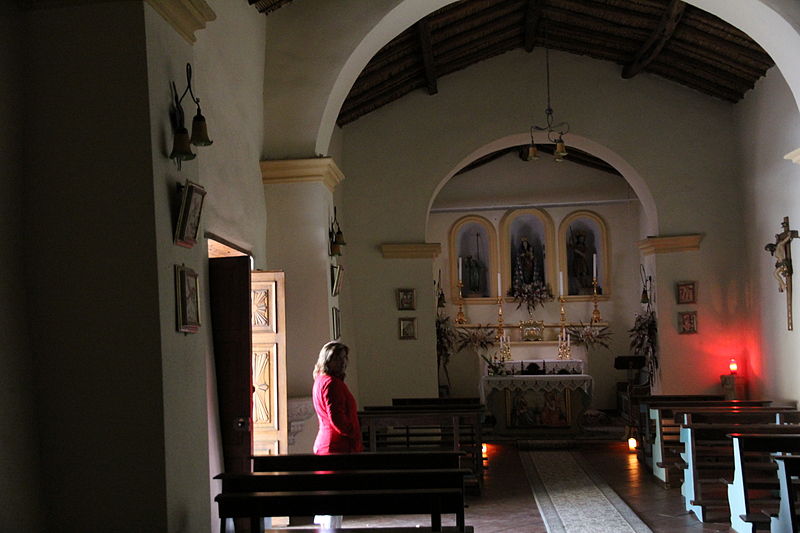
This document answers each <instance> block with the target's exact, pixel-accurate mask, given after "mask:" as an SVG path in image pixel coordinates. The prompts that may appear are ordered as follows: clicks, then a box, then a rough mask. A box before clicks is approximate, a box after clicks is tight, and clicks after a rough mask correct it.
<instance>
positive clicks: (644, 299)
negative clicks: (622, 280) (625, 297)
mask: <svg viewBox="0 0 800 533" xmlns="http://www.w3.org/2000/svg"><path fill="white" fill-rule="evenodd" d="M639 301H640V302H641V303H643V304H649V303H650V296H648V295H647V287H643V288H642V299H641V300H639Z"/></svg>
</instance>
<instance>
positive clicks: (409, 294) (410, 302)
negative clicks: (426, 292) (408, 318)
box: [395, 289, 417, 311]
mask: <svg viewBox="0 0 800 533" xmlns="http://www.w3.org/2000/svg"><path fill="white" fill-rule="evenodd" d="M395 297H396V299H397V309H398V310H400V311H413V310H415V309H416V308H417V295H416V291H415V290H414V289H396V290H395Z"/></svg>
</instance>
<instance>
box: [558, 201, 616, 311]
mask: <svg viewBox="0 0 800 533" xmlns="http://www.w3.org/2000/svg"><path fill="white" fill-rule="evenodd" d="M558 248H559V252H558V264H559V273H561V272H563V274H564V282H563V283H564V299H566V300H577V301H580V300H590V299H591V298H592V277H593V270H594V256H595V254H596V257H597V295H598V299H599V300H608V299H609V296H610V295H611V289H610V280H611V276H610V272H611V259H610V254H609V251H610V250H611V246H610V244H609V242H608V229H607V228H606V223H605V221H604V220H603V217H601V216H600V215H598V214H597V213H595V212H593V211H587V210H581V211H574V212H572V213H570V214H569V215H567V216H566V217H565V218H564V220H562V221H561V224H560V225H559V228H558Z"/></svg>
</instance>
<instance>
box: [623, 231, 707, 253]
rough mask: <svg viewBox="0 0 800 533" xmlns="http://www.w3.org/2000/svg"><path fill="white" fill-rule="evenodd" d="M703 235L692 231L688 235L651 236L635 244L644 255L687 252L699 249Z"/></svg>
mask: <svg viewBox="0 0 800 533" xmlns="http://www.w3.org/2000/svg"><path fill="white" fill-rule="evenodd" d="M701 240H703V235H702V234H700V233H692V234H689V235H670V236H668V237H658V236H651V237H647V238H646V239H642V240H641V241H639V242H637V243H636V244H637V245H638V246H639V251H641V252H642V253H643V254H644V255H653V254H668V253H673V252H689V251H696V250H699V249H700V241H701Z"/></svg>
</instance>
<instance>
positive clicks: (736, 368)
mask: <svg viewBox="0 0 800 533" xmlns="http://www.w3.org/2000/svg"><path fill="white" fill-rule="evenodd" d="M728 368H729V369H730V371H731V374H736V372H738V371H739V365H738V364H737V363H736V359H734V358H733V357H731V361H730V363H728Z"/></svg>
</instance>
